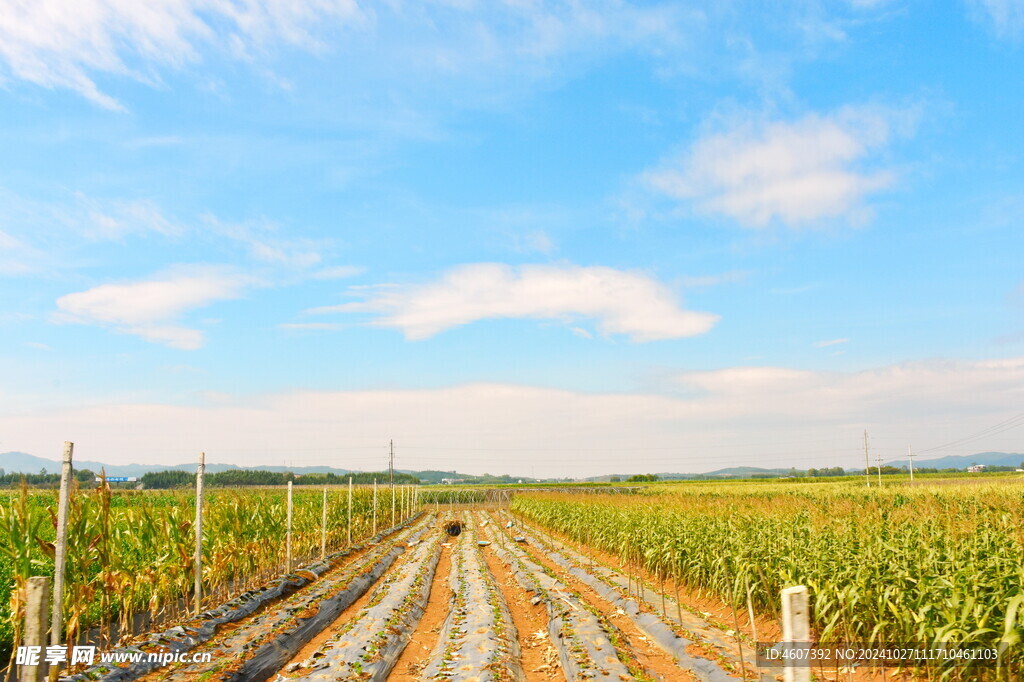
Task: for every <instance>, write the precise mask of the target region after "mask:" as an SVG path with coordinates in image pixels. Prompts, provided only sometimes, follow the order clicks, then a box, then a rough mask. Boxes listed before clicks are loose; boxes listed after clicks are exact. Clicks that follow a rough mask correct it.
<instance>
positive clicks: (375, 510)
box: [373, 478, 377, 535]
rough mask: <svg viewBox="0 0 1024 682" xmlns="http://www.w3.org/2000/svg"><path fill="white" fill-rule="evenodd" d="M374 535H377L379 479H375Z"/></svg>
mask: <svg viewBox="0 0 1024 682" xmlns="http://www.w3.org/2000/svg"><path fill="white" fill-rule="evenodd" d="M373 534H374V535H377V479H376V478H375V479H373Z"/></svg>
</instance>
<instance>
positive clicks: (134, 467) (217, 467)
mask: <svg viewBox="0 0 1024 682" xmlns="http://www.w3.org/2000/svg"><path fill="white" fill-rule="evenodd" d="M60 464H61V463H60V462H59V461H58V460H55V459H46V458H44V457H36V456H35V455H29V454H27V453H24V452H3V453H0V469H3V470H4V471H5V472H6V473H8V474H11V473H20V474H38V473H39V472H40V471H42V470H43V469H46V473H48V474H57V473H60ZM74 465H75V469H77V470H79V471H81V470H82V469H89V470H90V471H93V472H95V473H97V474H98V473H99V472H100V469H104V470H105V471H106V474H107V475H108V476H136V477H138V476H142V475H143V474H145V473H149V472H150V471H195V470H196V465H195V464H104V463H103V462H91V461H89V460H84V459H83V460H77V459H76V460H75V462H74ZM232 469H249V470H257V469H258V470H260V471H273V472H277V473H284V472H287V471H292V472H294V473H296V474H328V473H334V474H339V475H341V474H347V473H349V472H350V471H351V469H335V468H334V467H327V466H313V467H285V466H255V467H240V466H237V465H235V464H207V465H206V470H207V471H208V472H210V473H211V474H214V473H218V472H221V471H230V470H232Z"/></svg>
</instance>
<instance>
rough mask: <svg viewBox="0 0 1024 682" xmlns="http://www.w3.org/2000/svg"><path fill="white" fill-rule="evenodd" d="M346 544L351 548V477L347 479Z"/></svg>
mask: <svg viewBox="0 0 1024 682" xmlns="http://www.w3.org/2000/svg"><path fill="white" fill-rule="evenodd" d="M348 544H349V547H351V546H352V477H351V476H349V477H348Z"/></svg>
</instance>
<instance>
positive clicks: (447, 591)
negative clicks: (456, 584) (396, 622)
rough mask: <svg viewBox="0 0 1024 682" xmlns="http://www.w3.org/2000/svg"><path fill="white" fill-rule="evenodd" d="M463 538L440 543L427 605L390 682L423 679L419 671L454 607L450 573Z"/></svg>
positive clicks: (429, 655)
mask: <svg viewBox="0 0 1024 682" xmlns="http://www.w3.org/2000/svg"><path fill="white" fill-rule="evenodd" d="M461 540H462V538H452V540H451V541H450V542H446V543H445V544H444V545H442V546H441V559H440V561H439V562H438V564H437V571H435V573H434V579H433V582H432V583H431V585H430V598H429V599H428V600H427V608H426V610H425V611H424V612H423V617H422V618H421V619H420V622H419V625H418V626H416V630H415V631H414V632H413V633H412V639H410V640H409V645H408V646H406V647H405V651H403V652H402V655H401V656H400V657H399V658H398V662H397V663H396V664H395V668H394V670H393V671H392V672H391V674H390V675H388V680H389V681H391V680H393V681H394V682H417V681H418V680H419V679H420V672H421V671H422V670H423V668H424V667H425V666H426V665H427V663H429V662H430V657H431V653H432V652H433V650H434V647H435V646H436V645H437V640H438V637H440V635H441V628H442V627H443V626H444V621H445V618H447V617H448V610H449V609H450V608H451V602H452V588H451V585H449V580H448V576H449V574H450V572H451V568H452V545H453V544H454V543H456V542H460V541H461Z"/></svg>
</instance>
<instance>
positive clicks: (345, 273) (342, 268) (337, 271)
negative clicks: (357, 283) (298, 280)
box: [309, 265, 366, 280]
mask: <svg viewBox="0 0 1024 682" xmlns="http://www.w3.org/2000/svg"><path fill="white" fill-rule="evenodd" d="M364 272H366V268H364V267H361V266H358V265H335V266H332V267H329V268H323V269H322V270H316V271H315V272H312V273H310V275H309V277H310V279H323V280H330V279H348V278H349V277H356V276H357V275H361V274H363V273H364Z"/></svg>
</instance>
